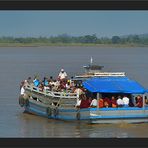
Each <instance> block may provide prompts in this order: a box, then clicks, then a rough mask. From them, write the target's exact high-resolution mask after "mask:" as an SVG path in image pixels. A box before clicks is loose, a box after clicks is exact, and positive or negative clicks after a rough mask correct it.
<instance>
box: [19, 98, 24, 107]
mask: <svg viewBox="0 0 148 148" xmlns="http://www.w3.org/2000/svg"><path fill="white" fill-rule="evenodd" d="M19 105H20V106H21V107H24V105H25V100H24V98H23V96H19Z"/></svg>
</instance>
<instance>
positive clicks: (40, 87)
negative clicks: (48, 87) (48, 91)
mask: <svg viewBox="0 0 148 148" xmlns="http://www.w3.org/2000/svg"><path fill="white" fill-rule="evenodd" d="M38 87H39V90H40V91H43V90H44V84H43V82H42V83H40V84H39V86H38Z"/></svg>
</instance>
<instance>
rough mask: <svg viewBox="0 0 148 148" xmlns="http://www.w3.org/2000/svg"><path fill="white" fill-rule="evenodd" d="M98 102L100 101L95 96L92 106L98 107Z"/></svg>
mask: <svg viewBox="0 0 148 148" xmlns="http://www.w3.org/2000/svg"><path fill="white" fill-rule="evenodd" d="M97 104H98V101H97V99H96V98H94V99H93V100H92V101H91V104H90V107H92V108H96V107H97Z"/></svg>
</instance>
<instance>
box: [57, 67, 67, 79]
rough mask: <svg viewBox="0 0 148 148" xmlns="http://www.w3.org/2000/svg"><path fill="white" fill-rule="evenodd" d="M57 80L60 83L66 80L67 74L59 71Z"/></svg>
mask: <svg viewBox="0 0 148 148" xmlns="http://www.w3.org/2000/svg"><path fill="white" fill-rule="evenodd" d="M58 79H59V80H61V81H62V80H65V79H67V73H66V72H65V71H64V69H61V71H60V73H59V75H58Z"/></svg>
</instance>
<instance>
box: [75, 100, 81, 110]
mask: <svg viewBox="0 0 148 148" xmlns="http://www.w3.org/2000/svg"><path fill="white" fill-rule="evenodd" d="M80 104H81V98H78V99H77V103H76V106H75V107H76V108H80Z"/></svg>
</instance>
